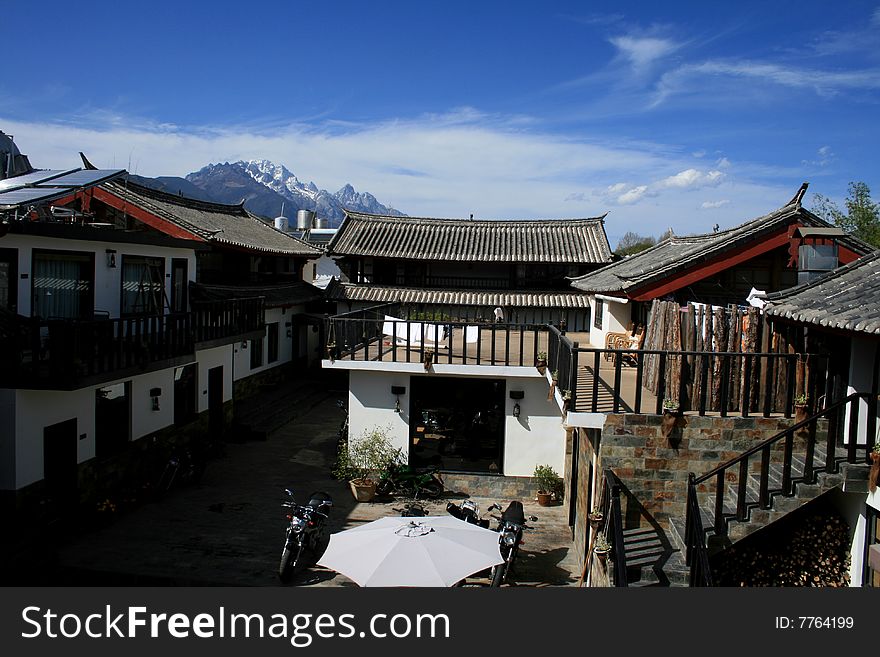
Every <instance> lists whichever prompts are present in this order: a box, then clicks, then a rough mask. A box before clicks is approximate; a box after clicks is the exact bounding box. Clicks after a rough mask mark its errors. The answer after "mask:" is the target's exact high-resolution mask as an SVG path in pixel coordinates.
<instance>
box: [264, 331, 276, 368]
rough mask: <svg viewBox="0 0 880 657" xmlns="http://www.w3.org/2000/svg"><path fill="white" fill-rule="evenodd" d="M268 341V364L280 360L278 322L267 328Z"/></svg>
mask: <svg viewBox="0 0 880 657" xmlns="http://www.w3.org/2000/svg"><path fill="white" fill-rule="evenodd" d="M266 329H267V333H268V334H267V336H266V337H267V339H268V341H269V346H268V352H269V353H268V355H267V358H266V360H267V362H269V363H274V362H275V361H276V360H278V322H273V323H272V324H269V325H268V326H267V327H266Z"/></svg>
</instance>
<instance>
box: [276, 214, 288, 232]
mask: <svg viewBox="0 0 880 657" xmlns="http://www.w3.org/2000/svg"><path fill="white" fill-rule="evenodd" d="M275 228H277V229H278V230H281V231H284V232H287V217H285V216H284V215H282V216H280V217H275Z"/></svg>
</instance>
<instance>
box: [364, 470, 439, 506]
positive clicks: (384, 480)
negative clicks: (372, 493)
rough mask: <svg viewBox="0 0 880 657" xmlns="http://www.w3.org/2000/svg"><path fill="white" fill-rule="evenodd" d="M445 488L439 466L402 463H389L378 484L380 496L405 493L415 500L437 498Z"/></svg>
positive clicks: (377, 489) (377, 490)
mask: <svg viewBox="0 0 880 657" xmlns="http://www.w3.org/2000/svg"><path fill="white" fill-rule="evenodd" d="M444 490H445V487H444V486H443V480H442V479H441V478H440V473H439V471H438V470H437V468H414V467H412V466H411V465H406V464H400V463H389V464H388V465H387V466H386V467H385V469H384V470H383V471H382V473H381V474H380V476H379V483H378V484H377V485H376V493H377V494H378V495H380V496H383V497H387V496H390V495H404V496H406V497H410V498H412V499H414V500H418V499H426V498H427V499H432V500H433V499H437V498H438V497H440V496H441V495H443V491H444Z"/></svg>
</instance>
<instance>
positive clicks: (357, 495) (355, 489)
mask: <svg viewBox="0 0 880 657" xmlns="http://www.w3.org/2000/svg"><path fill="white" fill-rule="evenodd" d="M348 485H349V487H350V488H351V494H352V495H354V499H355V500H357V501H358V502H369V501H370V500H372V499H373V498H374V497H376V482H375V481H372V480H370V479H352V480H351V481H349V482H348Z"/></svg>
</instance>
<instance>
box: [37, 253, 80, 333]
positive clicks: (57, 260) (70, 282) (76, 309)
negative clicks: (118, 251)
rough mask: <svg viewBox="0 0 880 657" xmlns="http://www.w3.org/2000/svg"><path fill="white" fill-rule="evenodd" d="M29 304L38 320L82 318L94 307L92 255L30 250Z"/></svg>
mask: <svg viewBox="0 0 880 657" xmlns="http://www.w3.org/2000/svg"><path fill="white" fill-rule="evenodd" d="M32 278H33V288H32V291H33V305H32V311H31V314H32V315H33V316H34V317H40V318H41V319H85V318H90V317H91V316H92V312H93V307H94V301H93V299H94V297H93V293H94V280H95V256H94V254H92V253H75V252H72V251H40V250H37V249H34V253H33V276H32Z"/></svg>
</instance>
